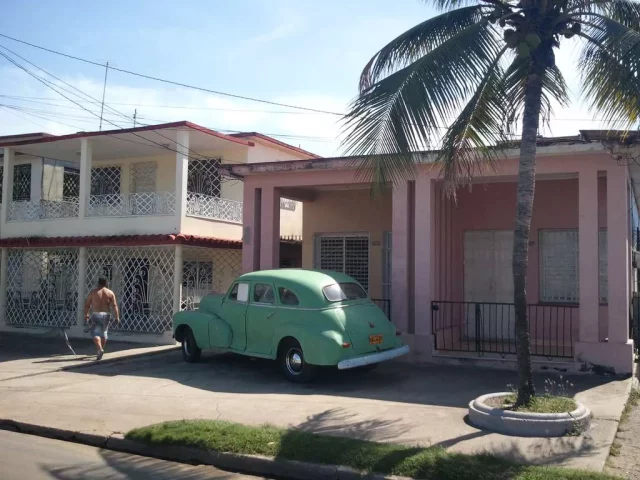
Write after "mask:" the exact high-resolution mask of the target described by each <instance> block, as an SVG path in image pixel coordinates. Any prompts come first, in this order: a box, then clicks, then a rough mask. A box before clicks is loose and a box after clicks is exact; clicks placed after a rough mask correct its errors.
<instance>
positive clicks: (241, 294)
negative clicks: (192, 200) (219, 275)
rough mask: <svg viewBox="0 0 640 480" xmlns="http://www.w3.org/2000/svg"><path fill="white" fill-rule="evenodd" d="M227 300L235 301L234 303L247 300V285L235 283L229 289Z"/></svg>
mask: <svg viewBox="0 0 640 480" xmlns="http://www.w3.org/2000/svg"><path fill="white" fill-rule="evenodd" d="M229 300H235V301H236V302H246V301H247V300H249V284H248V283H236V284H235V285H234V286H233V288H232V289H231V293H229Z"/></svg>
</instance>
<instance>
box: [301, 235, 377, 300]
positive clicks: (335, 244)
mask: <svg viewBox="0 0 640 480" xmlns="http://www.w3.org/2000/svg"><path fill="white" fill-rule="evenodd" d="M314 265H315V267H316V268H320V269H321V270H332V271H335V272H341V273H346V274H347V275H349V276H351V277H353V278H355V279H356V280H357V281H358V282H359V283H360V284H361V285H362V286H363V287H364V289H365V290H368V289H369V237H368V236H367V235H318V236H317V237H316V252H315V262H314Z"/></svg>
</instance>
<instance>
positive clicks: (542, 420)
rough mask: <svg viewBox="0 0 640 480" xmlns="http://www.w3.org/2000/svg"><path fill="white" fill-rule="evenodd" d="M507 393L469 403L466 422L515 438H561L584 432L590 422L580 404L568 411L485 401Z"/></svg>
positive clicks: (489, 395) (588, 411) (589, 414)
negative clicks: (510, 406)
mask: <svg viewBox="0 0 640 480" xmlns="http://www.w3.org/2000/svg"><path fill="white" fill-rule="evenodd" d="M507 395H510V393H509V392H501V393H489V394H487V395H482V396H480V397H478V398H476V399H475V400H473V401H472V402H470V403H469V420H470V422H471V423H472V424H473V425H475V426H476V427H478V428H484V429H487V430H491V431H493V432H497V433H504V434H506V435H515V436H518V437H561V436H563V435H567V434H573V433H579V432H584V431H586V430H587V429H588V428H589V426H590V424H591V411H590V410H589V409H588V408H587V407H585V406H584V405H582V404H580V403H578V404H577V405H578V408H576V409H575V410H574V411H573V412H568V413H529V412H514V411H512V410H505V409H502V408H495V407H491V406H489V405H488V404H487V403H486V402H487V401H488V400H489V399H492V398H496V397H505V396H507Z"/></svg>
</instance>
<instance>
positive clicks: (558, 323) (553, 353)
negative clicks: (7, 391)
mask: <svg viewBox="0 0 640 480" xmlns="http://www.w3.org/2000/svg"><path fill="white" fill-rule="evenodd" d="M578 315H579V307H578V306H577V305H546V304H536V305H527V316H528V319H529V337H530V342H531V355H537V356H543V357H547V358H552V357H560V358H571V357H573V341H574V338H573V331H574V328H575V327H577V325H578ZM515 319H516V314H515V307H514V305H513V304H512V303H488V302H449V301H435V302H432V303H431V328H432V333H433V337H434V347H435V349H436V350H440V351H454V352H476V353H477V354H478V355H482V354H485V353H497V354H500V355H501V356H503V357H504V356H505V355H507V354H515V353H516V347H517V344H516V331H515Z"/></svg>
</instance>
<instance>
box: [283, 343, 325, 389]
mask: <svg viewBox="0 0 640 480" xmlns="http://www.w3.org/2000/svg"><path fill="white" fill-rule="evenodd" d="M278 364H279V366H280V370H282V373H283V374H284V376H285V377H286V378H287V380H289V381H291V382H296V383H307V382H310V381H311V380H313V377H314V376H315V374H316V368H315V367H314V366H313V365H309V364H308V363H307V362H306V361H305V358H304V353H303V352H302V347H301V346H300V343H298V341H297V340H293V339H292V340H288V341H286V342H285V343H283V344H282V346H281V347H280V351H279V354H278Z"/></svg>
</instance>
